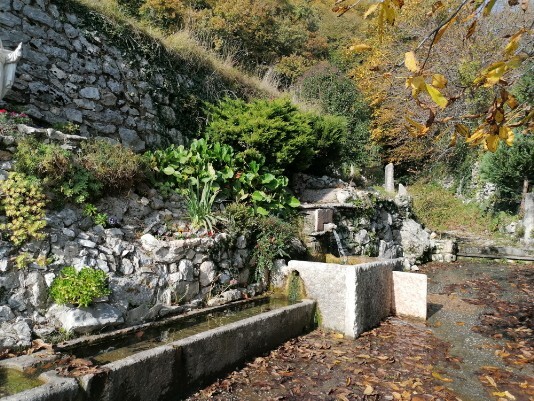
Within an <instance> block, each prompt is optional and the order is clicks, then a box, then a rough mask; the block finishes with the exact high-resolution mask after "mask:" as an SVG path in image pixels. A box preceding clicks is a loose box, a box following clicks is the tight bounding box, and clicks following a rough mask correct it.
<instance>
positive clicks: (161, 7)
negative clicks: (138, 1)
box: [138, 0, 185, 29]
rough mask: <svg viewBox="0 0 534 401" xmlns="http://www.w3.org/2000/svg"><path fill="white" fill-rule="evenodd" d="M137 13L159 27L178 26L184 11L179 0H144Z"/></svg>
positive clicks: (169, 27)
mask: <svg viewBox="0 0 534 401" xmlns="http://www.w3.org/2000/svg"><path fill="white" fill-rule="evenodd" d="M138 10H139V15H141V17H142V18H144V19H146V20H147V21H149V22H151V23H153V24H155V25H157V26H158V27H159V28H164V29H171V28H178V27H179V26H180V25H181V23H182V21H183V16H184V13H185V7H184V5H183V4H182V1H181V0H145V2H144V4H143V5H142V6H141V7H140V8H138Z"/></svg>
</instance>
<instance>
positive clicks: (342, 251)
mask: <svg viewBox="0 0 534 401" xmlns="http://www.w3.org/2000/svg"><path fill="white" fill-rule="evenodd" d="M332 233H333V234H334V238H335V239H336V244H337V250H338V251H339V256H340V257H342V258H343V263H344V264H347V253H346V252H345V249H344V248H343V244H342V243H341V238H340V237H339V234H338V233H337V231H336V230H335V229H334V230H332Z"/></svg>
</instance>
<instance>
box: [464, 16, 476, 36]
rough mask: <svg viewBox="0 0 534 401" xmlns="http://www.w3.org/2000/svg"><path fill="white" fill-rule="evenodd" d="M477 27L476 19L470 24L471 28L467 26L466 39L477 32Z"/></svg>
mask: <svg viewBox="0 0 534 401" xmlns="http://www.w3.org/2000/svg"><path fill="white" fill-rule="evenodd" d="M476 27H477V20H474V21H473V22H472V23H471V25H469V28H467V35H465V39H469V38H470V37H471V36H473V34H474V33H475V29H476Z"/></svg>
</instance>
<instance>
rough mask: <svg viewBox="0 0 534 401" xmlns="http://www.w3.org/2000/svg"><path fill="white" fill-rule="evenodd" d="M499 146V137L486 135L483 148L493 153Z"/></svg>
mask: <svg viewBox="0 0 534 401" xmlns="http://www.w3.org/2000/svg"><path fill="white" fill-rule="evenodd" d="M497 146H499V136H498V135H488V136H486V142H484V148H485V149H486V150H489V151H490V152H495V151H496V150H497Z"/></svg>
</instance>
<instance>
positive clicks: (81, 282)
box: [50, 266, 111, 307]
mask: <svg viewBox="0 0 534 401" xmlns="http://www.w3.org/2000/svg"><path fill="white" fill-rule="evenodd" d="M110 293H111V291H110V290H109V288H108V283H107V274H106V273H105V272H103V271H102V270H99V269H93V268H90V267H84V268H83V269H81V270H80V271H79V272H78V271H76V269H75V268H74V267H72V266H67V267H64V268H63V269H61V271H60V272H59V275H58V276H57V277H56V278H55V279H54V281H53V282H52V285H51V286H50V296H51V297H52V299H53V300H54V302H56V303H58V304H73V305H76V306H78V307H87V306H89V305H90V304H91V303H92V302H93V301H94V299H95V298H100V297H103V296H106V295H109V294H110Z"/></svg>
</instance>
